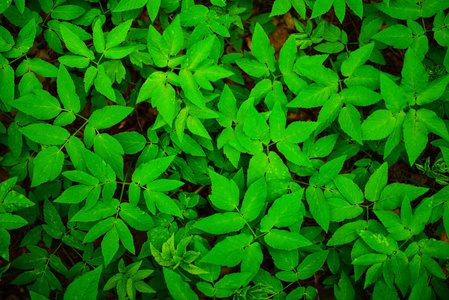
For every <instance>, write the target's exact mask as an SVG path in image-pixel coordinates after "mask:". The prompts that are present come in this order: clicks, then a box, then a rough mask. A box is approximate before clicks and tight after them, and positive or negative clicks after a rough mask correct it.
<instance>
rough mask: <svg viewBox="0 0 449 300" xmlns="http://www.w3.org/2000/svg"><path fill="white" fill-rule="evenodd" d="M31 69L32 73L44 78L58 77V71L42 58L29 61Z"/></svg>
mask: <svg viewBox="0 0 449 300" xmlns="http://www.w3.org/2000/svg"><path fill="white" fill-rule="evenodd" d="M28 62H29V67H30V69H31V70H32V71H34V72H36V73H37V74H39V75H41V76H44V77H57V76H58V69H57V68H56V67H55V66H54V65H52V64H51V63H48V62H46V61H44V60H42V59H40V58H32V59H28Z"/></svg>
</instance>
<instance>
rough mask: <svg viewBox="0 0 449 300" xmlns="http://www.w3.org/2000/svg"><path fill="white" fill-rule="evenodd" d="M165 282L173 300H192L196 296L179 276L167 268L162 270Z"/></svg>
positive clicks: (196, 297)
mask: <svg viewBox="0 0 449 300" xmlns="http://www.w3.org/2000/svg"><path fill="white" fill-rule="evenodd" d="M163 271H164V278H165V282H167V283H168V284H167V287H168V290H169V292H170V295H171V296H172V297H173V299H175V300H193V299H198V296H197V295H196V294H195V293H194V292H193V291H192V290H191V289H190V286H189V284H188V283H186V282H184V281H183V280H182V278H181V276H180V275H179V274H177V273H175V272H173V271H172V270H170V269H168V268H163Z"/></svg>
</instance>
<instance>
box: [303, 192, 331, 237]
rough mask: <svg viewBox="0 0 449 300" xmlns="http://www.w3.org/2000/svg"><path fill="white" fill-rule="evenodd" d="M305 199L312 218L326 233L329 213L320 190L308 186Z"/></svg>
mask: <svg viewBox="0 0 449 300" xmlns="http://www.w3.org/2000/svg"><path fill="white" fill-rule="evenodd" d="M306 199H307V203H308V204H309V209H310V213H311V214H312V216H313V218H314V219H315V221H316V222H317V223H318V225H320V227H321V228H323V230H324V231H326V232H327V231H328V229H329V223H330V212H329V204H328V203H327V201H326V199H325V198H324V195H323V192H322V191H321V189H320V188H315V187H312V186H309V187H308V188H307V189H306Z"/></svg>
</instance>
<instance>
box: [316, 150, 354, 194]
mask: <svg viewBox="0 0 449 300" xmlns="http://www.w3.org/2000/svg"><path fill="white" fill-rule="evenodd" d="M345 160H346V156H340V157H338V158H335V159H332V160H330V161H328V162H326V163H325V164H324V165H322V166H321V167H320V170H319V172H317V173H315V174H314V175H312V177H311V178H310V185H311V186H317V187H321V186H324V185H326V184H327V183H329V182H330V181H331V180H332V179H334V177H336V176H337V175H338V173H340V171H341V169H342V168H343V164H344V162H345Z"/></svg>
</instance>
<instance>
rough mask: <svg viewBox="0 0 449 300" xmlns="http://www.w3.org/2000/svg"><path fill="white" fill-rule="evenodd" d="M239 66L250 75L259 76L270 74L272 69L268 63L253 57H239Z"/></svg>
mask: <svg viewBox="0 0 449 300" xmlns="http://www.w3.org/2000/svg"><path fill="white" fill-rule="evenodd" d="M236 63H237V66H239V67H240V68H241V69H242V70H243V71H244V72H245V73H247V74H248V75H250V76H254V77H257V78H260V77H264V76H268V75H270V70H269V69H268V67H267V66H266V65H264V64H263V63H261V62H258V61H257V60H253V59H239V60H237V61H236Z"/></svg>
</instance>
